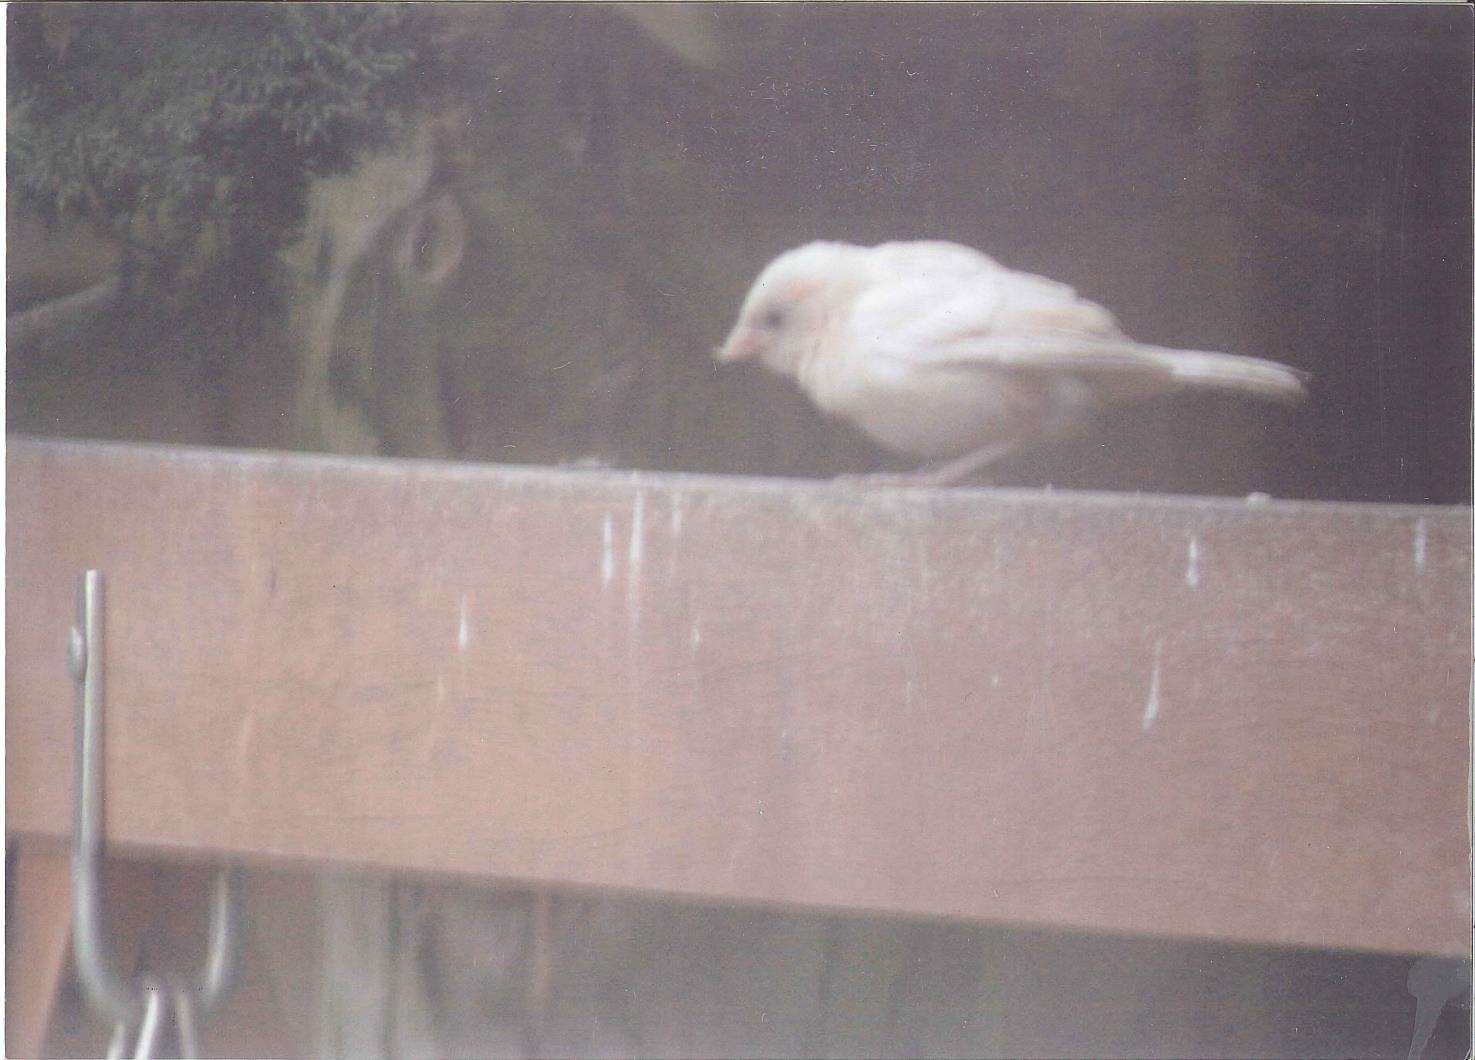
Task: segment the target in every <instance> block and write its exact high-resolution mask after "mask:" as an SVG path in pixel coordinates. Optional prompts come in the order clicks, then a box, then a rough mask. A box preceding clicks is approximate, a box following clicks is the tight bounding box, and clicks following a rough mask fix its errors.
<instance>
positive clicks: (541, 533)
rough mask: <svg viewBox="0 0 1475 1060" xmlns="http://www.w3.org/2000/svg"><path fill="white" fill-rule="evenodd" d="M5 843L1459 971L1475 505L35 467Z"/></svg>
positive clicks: (240, 467)
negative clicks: (319, 864)
mask: <svg viewBox="0 0 1475 1060" xmlns="http://www.w3.org/2000/svg"><path fill="white" fill-rule="evenodd" d="M7 473H8V493H9V511H8V520H7V529H6V533H7V547H8V562H7V565H6V589H7V607H8V621H7V624H6V646H7V649H8V650H7V664H6V679H7V690H8V697H7V698H8V710H7V715H6V736H7V746H8V753H7V763H6V764H7V773H6V791H7V798H8V804H9V811H8V819H7V822H6V827H7V830H8V831H9V832H11V833H41V834H51V835H55V834H60V833H64V832H65V831H66V830H67V829H68V828H69V815H68V806H69V803H68V790H69V777H70V750H71V722H72V689H71V686H70V684H69V681H68V678H67V676H66V673H65V670H64V667H63V664H62V658H63V644H64V639H65V632H66V630H67V628H68V625H69V624H70V622H71V621H72V616H73V607H74V595H73V594H74V582H75V578H76V575H77V574H78V573H79V572H80V571H81V570H82V569H83V568H85V567H88V566H95V567H99V568H101V569H102V570H103V571H105V572H106V575H107V579H108V582H107V605H106V606H107V614H106V622H107V637H108V644H107V673H108V690H107V695H108V715H107V724H108V741H109V743H108V754H107V770H108V773H107V797H108V828H109V833H110V837H111V839H112V841H114V842H118V843H123V844H130V845H138V846H144V847H152V848H160V849H166V850H167V849H174V850H178V851H195V850H205V849H209V850H226V851H234V852H238V853H240V854H242V855H246V856H259V857H284V858H305V859H320V860H331V861H340V862H348V863H356V864H364V865H381V866H393V867H396V868H403V869H410V870H434V871H451V872H462V873H474V874H479V875H484V876H492V877H503V878H516V879H523V880H542V881H556V882H560V883H568V884H575V885H582V884H589V885H608V886H615V887H628V888H637V889H642V890H650V891H659V892H669V893H681V894H689V895H703V896H711V897H719V898H730V899H740V900H753V901H763V902H790V903H804V904H812V905H819V906H833V907H851V908H862V909H875V910H892V911H906V912H912V913H918V914H937V915H947V916H959V917H973V918H986V919H996V920H1001V921H1016V922H1030V923H1050V924H1062V925H1076V926H1081V927H1089V928H1097V929H1109V930H1118V931H1128V932H1149V933H1163V934H1179V935H1189V936H1202V937H1218V938H1234V939H1243V940H1253V941H1261V942H1274V943H1292V944H1302V945H1309V946H1319V947H1341V948H1359V949H1369V950H1393V951H1427V952H1438V953H1449V954H1457V953H1467V952H1468V950H1469V924H1470V893H1469V886H1468V866H1469V846H1468V836H1467V831H1466V809H1465V808H1466V782H1467V777H1466V764H1467V762H1468V758H1469V754H1468V735H1467V734H1468V728H1467V724H1468V721H1467V719H1468V714H1467V702H1468V691H1469V680H1468V679H1469V670H1470V655H1469V643H1470V628H1469V574H1470V569H1469V565H1470V549H1469V542H1470V519H1469V514H1468V512H1466V511H1463V510H1457V509H1435V508H1401V507H1369V506H1347V505H1318V504H1291V503H1286V504H1278V503H1267V504H1247V503H1243V502H1239V501H1233V500H1194V499H1167V498H1160V497H1132V496H1110V497H1108V496H1087V495H1062V494H1040V493H1019V492H1002V493H991V492H986V491H952V492H932V491H910V490H891V491H853V490H847V489H843V488H838V487H832V486H829V485H826V484H818V483H794V482H790V483H782V482H772V481H761V480H722V479H704V478H689V477H675V476H660V477H653V476H646V475H638V476H637V475H629V474H620V475H605V474H586V473H573V472H568V473H564V472H554V471H530V470H513V469H506V468H497V467H487V466H465V465H460V466H458V465H446V464H436V463H428V462H388V461H358V460H342V459H330V458H315V457H301V456H286V455H277V454H269V453H255V454H242V453H228V452H219V451H209V452H207V451H196V450H178V449H167V448H150V447H127V446H111V445H100V444H82V443H58V442H38V441H35V440H30V439H24V438H16V439H12V440H11V443H10V447H9V455H8V460H7Z"/></svg>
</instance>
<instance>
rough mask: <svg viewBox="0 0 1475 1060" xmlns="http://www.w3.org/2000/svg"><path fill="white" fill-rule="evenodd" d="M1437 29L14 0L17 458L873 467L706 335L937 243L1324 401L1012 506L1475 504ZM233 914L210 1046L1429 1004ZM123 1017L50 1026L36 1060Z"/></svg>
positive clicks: (926, 950)
mask: <svg viewBox="0 0 1475 1060" xmlns="http://www.w3.org/2000/svg"><path fill="white" fill-rule="evenodd" d="M1466 14H1467V13H1466V12H1465V11H1463V10H1461V9H1460V8H1459V6H1458V5H1455V6H1451V7H1430V6H1418V5H1408V6H1402V5H1393V6H1387V7H1379V6H1346V7H1343V6H1331V5H1326V6H1321V5H1318V6H1292V5H1286V6H1249V5H1245V6H1237V5H1202V6H1199V5H1120V6H1118V5H1060V6H1054V5H997V6H994V5H986V6H963V5H957V6H954V5H940V6H926V7H912V6H892V5H784V6H770V5H758V6H737V5H732V6H728V5H714V6H701V7H695V6H685V5H652V6H621V5H582V4H581V5H574V6H565V5H554V4H550V5H542V4H539V5H419V6H413V7H411V6H397V5H333V6H326V5H323V6H318V5H306V6H301V7H289V6H287V5H255V4H238V5H219V6H209V5H169V6H165V5H149V4H109V5H87V4H83V5H39V4H20V5H11V6H10V7H9V8H8V10H7V20H8V54H7V65H8V77H9V83H8V99H7V104H8V147H7V163H8V183H7V189H6V194H7V203H6V205H7V210H6V231H7V240H8V248H9V254H8V259H7V260H8V267H7V274H6V292H7V337H8V348H7V354H6V368H7V373H6V379H7V386H6V414H7V430H9V431H12V432H25V433H31V434H40V435H60V436H73V437H84V438H104V439H121V440H139V441H153V442H168V443H180V444H195V445H211V446H231V447H269V448H278V449H296V450H308V451H322V452H337V453H350V454H377V455H384V456H400V457H431V458H440V459H454V460H475V461H495V462H504V463H522V464H546V465H579V466H589V465H593V466H609V467H626V468H643V469H658V470H679V471H700V472H714V473H723V474H744V475H754V474H757V475H779V476H806V477H825V476H830V475H834V474H837V473H845V472H857V471H867V470H878V469H895V467H896V465H895V464H893V463H891V462H890V461H889V460H888V458H887V457H886V456H885V454H883V453H881V452H880V451H879V450H877V449H876V448H875V447H873V446H872V445H871V444H870V443H869V442H867V441H866V440H865V439H864V438H862V437H860V436H859V435H858V434H857V433H856V432H854V431H852V430H850V429H848V428H846V427H844V426H842V425H837V424H833V423H829V422H826V421H825V420H823V419H822V418H821V417H820V416H819V415H818V414H817V413H816V412H815V411H814V410H813V409H812V408H811V407H810V406H809V405H808V403H807V402H806V401H805V400H804V399H803V398H802V397H801V396H799V394H798V393H797V392H796V391H795V390H794V389H793V388H792V387H791V385H789V384H787V383H785V382H783V381H781V380H777V379H772V378H769V377H766V376H764V375H763V374H762V373H760V372H758V371H757V370H755V369H751V368H743V367H738V368H720V369H719V368H718V367H717V366H715V365H714V364H713V363H712V362H711V359H710V351H711V349H712V347H713V345H714V344H715V343H716V342H718V341H719V340H720V339H721V338H722V336H723V335H724V333H725V332H726V330H727V328H728V326H729V325H730V323H731V321H732V319H733V317H734V316H735V313H736V310H737V307H738V304H739V301H740V299H741V297H742V295H743V293H744V291H745V290H746V289H747V287H748V285H749V284H750V283H751V281H752V279H753V278H754V276H755V275H756V273H757V271H758V270H759V269H760V268H761V267H762V266H763V265H764V264H765V263H766V262H767V261H768V260H769V259H771V258H772V257H773V256H774V255H776V254H777V253H779V252H780V251H782V250H784V249H787V248H789V247H791V246H794V245H797V244H799V243H801V242H804V241H807V240H809V239H815V238H826V239H839V240H847V241H853V242H860V243H871V242H878V241H882V240H889V239H913V238H934V239H949V240H954V241H958V242H962V243H966V244H969V245H972V246H975V247H977V248H979V249H981V250H984V251H985V252H987V253H988V254H990V255H992V256H994V257H995V258H997V259H998V260H1000V261H1001V262H1003V263H1005V264H1007V265H1009V266H1011V267H1015V268H1019V269H1024V270H1029V271H1034V272H1039V273H1042V274H1044V275H1047V276H1050V277H1052V278H1054V279H1058V280H1062V281H1065V282H1067V283H1070V284H1071V285H1073V286H1075V287H1076V288H1077V289H1078V290H1079V291H1080V292H1081V293H1082V294H1083V295H1085V296H1086V297H1088V298H1091V299H1093V300H1095V301H1098V302H1100V303H1102V304H1104V305H1106V306H1108V307H1109V308H1111V309H1112V310H1113V311H1114V312H1115V313H1116V314H1117V316H1118V317H1119V319H1120V320H1121V322H1122V324H1123V326H1124V327H1125V328H1126V330H1127V331H1128V332H1129V333H1130V334H1132V335H1133V336H1134V337H1137V338H1139V339H1141V340H1143V341H1146V342H1152V343H1157V344H1162V345H1168V346H1182V347H1192V348H1202V349H1215V350H1224V351H1228V352H1234V353H1241V354H1248V355H1254V356H1261V357H1269V358H1273V359H1276V360H1281V361H1284V362H1286V363H1289V364H1292V365H1295V366H1297V367H1300V368H1303V369H1306V370H1308V371H1310V372H1311V373H1313V375H1314V377H1315V378H1314V381H1313V384H1312V391H1311V399H1310V400H1309V402H1308V403H1307V404H1306V405H1304V406H1303V407H1300V408H1297V409H1290V410H1287V409H1276V408H1265V407H1262V406H1260V405H1257V404H1254V403H1251V402H1241V401H1236V400H1233V399H1229V398H1224V397H1188V398H1181V399H1175V400H1172V401H1165V402H1161V403H1158V404H1154V405H1151V406H1145V407H1143V408H1140V409H1133V410H1129V411H1127V412H1124V413H1120V414H1115V415H1110V416H1105V417H1103V419H1102V420H1101V422H1100V423H1098V424H1097V425H1096V428H1095V429H1094V430H1093V431H1092V432H1091V433H1090V434H1089V435H1088V436H1086V437H1083V438H1080V439H1077V440H1076V441H1074V442H1071V443H1068V444H1059V445H1055V446H1052V447H1050V448H1048V449H1045V450H1040V451H1037V452H1033V453H1029V454H1025V455H1023V456H1021V457H1018V458H1014V459H1012V460H1011V461H1010V462H1008V463H1007V464H1005V465H1003V466H1001V467H1000V468H999V469H998V480H999V481H1000V482H1001V483H1002V484H1007V485H1020V486H1044V485H1047V484H1048V485H1053V486H1054V487H1056V488H1080V489H1109V490H1134V491H1135V490H1142V491H1162V492H1179V493H1208V494H1227V495H1238V494H1244V493H1247V492H1251V491H1259V492H1265V493H1269V494H1272V495H1274V496H1276V497H1294V498H1317V499H1325V500H1342V501H1374V502H1414V503H1435V504H1464V503H1468V501H1469V499H1470V473H1471V467H1470V396H1471V385H1470V384H1471V357H1470V349H1471V331H1472V323H1471V295H1470V292H1471V287H1472V275H1471V257H1470V248H1471V229H1470V178H1471V174H1470V164H1469V163H1470V144H1471V141H1470V113H1471V100H1470V87H1471V81H1470V69H1471V48H1470V44H1471V41H1470V33H1469V19H1468V17H1465V16H1466ZM156 871H157V873H159V874H162V875H159V876H158V877H157V879H159V880H164V881H165V882H164V883H161V884H159V887H160V888H162V890H161V891H160V892H159V893H162V894H165V895H174V894H177V895H189V894H193V893H196V892H195V890H193V889H192V888H191V887H183V888H181V889H179V890H177V892H176V891H175V890H171V887H173V884H172V883H171V882H169V881H174V880H175V879H176V878H178V877H181V874H182V875H183V876H188V871H187V870H184V869H181V868H180V867H178V866H173V867H168V868H158V869H157V870H156ZM195 882H198V881H195ZM185 900H186V899H184V898H176V899H169V900H167V901H164V904H163V905H162V906H160V908H162V909H165V910H168V911H169V912H168V915H164V914H160V915H159V916H156V917H155V920H157V921H158V923H157V924H156V927H157V928H158V929H159V930H160V931H161V932H162V936H161V938H162V939H163V941H161V942H158V943H156V952H155V954H154V956H156V957H158V956H161V955H162V956H163V957H165V958H167V957H168V955H169V953H170V942H169V939H170V937H171V933H172V936H173V937H175V938H176V940H177V939H179V938H183V939H184V940H185V942H186V943H188V942H190V940H191V939H194V937H195V936H197V935H198V933H199V930H200V929H199V927H198V925H197V924H196V923H195V920H192V919H191V918H190V916H187V915H181V914H179V912H178V911H179V908H180V907H179V905H178V904H177V903H178V902H180V901H185ZM250 900H251V903H252V905H251V908H252V914H251V915H252V920H253V923H254V924H255V925H256V928H255V933H254V935H253V941H252V944H251V945H252V947H253V949H252V951H251V952H252V953H253V955H254V956H253V957H252V959H251V961H250V963H249V966H248V969H247V972H246V979H245V982H244V984H243V989H242V992H241V995H240V998H239V999H238V1001H237V1002H235V1003H234V1007H233V1008H232V1009H231V1011H230V1012H227V1013H225V1014H223V1016H222V1021H223V1026H222V1028H221V1029H220V1034H221V1037H219V1038H217V1039H215V1041H216V1043H217V1046H218V1048H219V1050H220V1051H221V1052H222V1053H223V1054H225V1055H232V1054H233V1055H251V1054H258V1055H259V1054H265V1055H356V1056H357V1055H530V1054H531V1055H592V1054H605V1055H609V1054H628V1053H644V1054H648V1055H794V1054H818V1053H825V1054H831V1055H902V1054H908V1055H909V1054H917V1055H983V1054H990V1055H1082V1054H1087V1053H1094V1054H1098V1055H1192V1054H1201V1053H1204V1052H1216V1051H1218V1052H1224V1051H1227V1052H1230V1053H1233V1054H1235V1055H1261V1056H1263V1055H1347V1056H1351V1055H1391V1054H1397V1053H1401V1052H1403V1051H1406V1050H1407V1049H1408V1046H1409V1042H1410V1040H1411V1037H1412V1035H1413V1026H1414V1015H1415V1008H1416V1003H1415V999H1414V997H1413V996H1412V995H1411V994H1410V993H1409V991H1408V988H1407V977H1408V974H1409V971H1410V968H1411V967H1412V963H1413V960H1414V958H1413V956H1412V955H1409V956H1399V955H1368V954H1324V953H1311V952H1302V951H1285V950H1272V949H1267V948H1250V947H1234V946H1228V945H1219V944H1210V943H1203V942H1192V941H1188V940H1152V939H1113V938H1105V937H1100V936H1092V935H1087V934H1081V933H1075V934H1073V933H1069V932H1043V931H1019V930H1013V929H1009V928H1005V927H1000V926H985V925H963V924H940V923H921V922H914V921H903V920H892V919H887V918H880V917H875V918H859V917H844V916H838V915H828V914H825V915H821V914H818V913H803V912H798V911H778V910H744V909H735V908H715V907H703V906H695V905H692V904H689V903H674V902H660V901H656V900H653V899H639V900H637V899H634V898H630V897H615V896H609V895H553V896H551V897H550V896H548V895H546V894H539V893H537V892H530V891H523V890H506V889H503V890H489V889H479V888H476V887H472V886H470V885H461V884H455V885H453V884H450V883H447V882H445V881H423V880H421V881H412V880H388V879H381V878H368V877H342V878H337V877H335V878H331V879H327V878H316V877H312V876H310V875H308V874H305V873H298V874H294V873H293V872H291V871H288V870H283V872H281V873H279V874H278V873H259V874H257V875H256V876H255V877H254V878H253V883H252V890H251V892H250ZM171 901H173V902H175V903H176V904H173V905H171V904H169V903H170V902H171ZM197 919H198V918H197ZM196 941H197V940H196ZM181 945H182V946H183V947H184V949H185V950H188V949H189V947H188V945H184V944H183V943H181ZM232 1021H234V1022H232ZM1468 1025H1469V1013H1468V1010H1463V1011H1458V1012H1457V1011H1455V1010H1451V1013H1447V1014H1446V1016H1445V1018H1444V1019H1443V1020H1442V1021H1441V1022H1440V1023H1439V1025H1438V1028H1437V1033H1435V1037H1434V1048H1435V1051H1436V1052H1438V1051H1439V1050H1441V1049H1442V1050H1445V1051H1446V1053H1447V1054H1448V1055H1463V1050H1464V1048H1465V1047H1466V1045H1467V1044H1468ZM105 1032H106V1028H105V1027H101V1026H99V1025H97V1024H96V1022H95V1021H93V1020H91V1017H89V1016H88V1014H87V1013H86V1010H85V1008H84V1007H83V1006H82V1005H81V1003H80V999H79V998H77V997H76V996H71V997H70V1000H69V1001H68V1002H67V1003H66V1004H64V1005H63V1006H62V1007H61V1009H60V1011H59V1015H58V1017H57V1021H56V1024H55V1026H54V1027H53V1030H52V1034H51V1038H50V1039H49V1043H50V1044H49V1048H50V1049H51V1050H53V1051H57V1052H60V1053H62V1054H77V1053H79V1052H80V1053H86V1052H88V1051H89V1050H92V1049H95V1048H97V1047H98V1046H97V1044H96V1043H97V1042H98V1040H99V1039H98V1036H99V1035H105ZM1440 1055H1444V1054H1443V1053H1441V1054H1440Z"/></svg>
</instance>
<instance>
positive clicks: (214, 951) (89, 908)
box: [67, 570, 240, 1028]
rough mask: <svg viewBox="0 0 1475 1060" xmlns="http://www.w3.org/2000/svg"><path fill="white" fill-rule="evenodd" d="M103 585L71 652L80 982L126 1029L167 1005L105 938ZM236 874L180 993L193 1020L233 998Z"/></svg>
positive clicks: (90, 577) (219, 878)
mask: <svg viewBox="0 0 1475 1060" xmlns="http://www.w3.org/2000/svg"><path fill="white" fill-rule="evenodd" d="M103 645H104V642H103V577H102V572H101V571H97V570H89V571H87V572H86V573H85V574H83V575H82V578H81V580H80V582H79V583H78V586H77V625H76V626H75V627H73V629H72V631H71V636H70V638H69V639H68V644H67V668H68V670H69V671H70V673H71V675H72V680H73V681H75V682H76V685H77V716H76V744H75V771H76V773H75V777H74V782H73V786H72V799H73V803H72V809H73V817H72V917H73V925H74V930H73V933H72V940H73V949H74V951H75V954H76V961H77V977H78V978H79V979H80V980H81V982H82V986H83V989H84V990H85V991H86V994H87V997H88V1000H90V1001H91V1002H92V1004H93V1005H94V1006H95V1007H96V1008H97V1009H98V1010H99V1011H101V1012H102V1013H104V1014H105V1015H107V1016H108V1017H109V1018H111V1019H112V1020H113V1021H114V1023H116V1024H118V1025H119V1026H120V1027H124V1028H127V1027H133V1026H138V1025H139V1024H140V1021H143V1022H145V1023H146V1022H147V1021H146V1020H144V1019H143V1018H144V1017H145V1016H146V1015H147V1014H148V1011H150V1006H153V1007H155V1008H156V1007H157V1006H158V1005H159V1004H161V1003H162V1002H161V1001H160V998H161V997H162V996H163V994H162V992H161V988H160V987H159V986H158V985H157V982H156V981H154V980H150V979H143V978H136V977H135V978H129V977H128V976H125V975H124V974H123V973H121V972H120V971H119V970H118V964H117V961H116V959H115V957H114V954H113V952H112V949H111V947H110V946H109V945H108V942H107V938H106V936H105V933H104V931H103V919H102V901H101V895H100V890H101V877H102V860H103V748H104V739H103V703H104V697H103V693H104V684H103V658H104V646H103ZM239 890H240V888H239V878H238V873H236V872H235V871H233V870H232V869H230V868H227V867H222V868H221V869H220V870H219V871H218V872H217V873H216V876H215V885H214V888H213V890H212V893H211V899H210V930H209V946H208V949H207V951H206V955H205V965H204V968H203V969H202V970H201V972H200V975H199V977H198V978H197V980H196V981H195V982H194V983H192V984H190V985H189V986H187V987H177V988H175V989H176V990H177V991H183V992H185V993H186V994H188V998H187V999H185V1000H184V1001H183V1004H184V1005H185V1007H187V1008H188V1009H189V1010H190V1011H191V1013H192V1017H191V1018H192V1020H193V1018H195V1017H197V1016H203V1015H204V1014H205V1013H207V1012H208V1011H209V1010H210V1009H211V1008H213V1007H214V1006H215V1005H216V1004H218V1003H219V1002H220V1000H221V999H222V998H223V997H225V995H226V994H227V993H228V992H229V990H230V987H231V983H232V980H233V978H234V971H235V964H236V951H237V950H238V948H239V947H238V944H237V934H238V931H237V921H238V919H239V914H238V907H239V904H240V903H239Z"/></svg>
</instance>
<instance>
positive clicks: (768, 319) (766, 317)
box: [758, 306, 785, 328]
mask: <svg viewBox="0 0 1475 1060" xmlns="http://www.w3.org/2000/svg"><path fill="white" fill-rule="evenodd" d="M784 316H785V314H784V309H783V306H773V307H772V308H770V309H768V310H767V311H766V312H764V314H763V315H762V316H761V317H759V318H758V323H759V325H760V326H762V327H765V328H781V327H783V326H784Z"/></svg>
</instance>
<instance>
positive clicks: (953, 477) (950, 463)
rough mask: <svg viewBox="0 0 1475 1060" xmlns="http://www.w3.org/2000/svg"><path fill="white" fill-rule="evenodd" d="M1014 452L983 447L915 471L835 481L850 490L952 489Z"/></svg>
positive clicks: (1005, 446)
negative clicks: (943, 487) (877, 487)
mask: <svg viewBox="0 0 1475 1060" xmlns="http://www.w3.org/2000/svg"><path fill="white" fill-rule="evenodd" d="M1013 449H1014V443H1012V442H999V443H998V444H997V445H986V446H984V447H983V448H982V449H976V450H974V451H973V452H971V453H968V454H967V455H965V456H960V457H957V458H955V459H953V460H945V461H943V462H941V463H934V464H928V465H924V466H923V467H919V468H918V469H917V470H915V471H904V472H901V473H900V474H879V475H840V476H839V477H838V478H836V479H835V481H836V482H838V483H841V484H843V485H853V486H951V485H954V484H955V483H957V482H960V481H962V480H963V479H966V478H968V477H969V476H970V475H972V474H974V473H975V472H977V471H980V470H982V469H983V468H985V467H987V466H988V465H990V464H992V463H994V462H995V461H996V460H1001V459H1003V458H1004V457H1005V456H1008V455H1009V453H1010V452H1012V451H1013Z"/></svg>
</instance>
